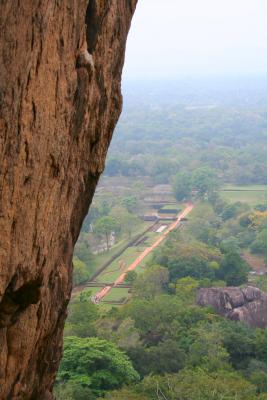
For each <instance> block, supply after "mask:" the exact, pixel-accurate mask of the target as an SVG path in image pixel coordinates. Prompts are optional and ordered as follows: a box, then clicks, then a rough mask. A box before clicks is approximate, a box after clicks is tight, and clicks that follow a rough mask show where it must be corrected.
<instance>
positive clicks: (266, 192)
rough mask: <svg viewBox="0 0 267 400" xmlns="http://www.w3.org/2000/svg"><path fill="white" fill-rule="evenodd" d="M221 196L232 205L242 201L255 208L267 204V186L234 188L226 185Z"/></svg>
mask: <svg viewBox="0 0 267 400" xmlns="http://www.w3.org/2000/svg"><path fill="white" fill-rule="evenodd" d="M220 193H221V196H222V198H223V199H224V200H227V201H229V202H231V203H234V202H237V201H240V202H242V203H247V204H249V205H251V206H255V205H257V204H260V203H265V202H267V186H265V185H255V186H233V185H226V186H224V187H223V189H222V190H221V192H220Z"/></svg>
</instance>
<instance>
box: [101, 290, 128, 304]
mask: <svg viewBox="0 0 267 400" xmlns="http://www.w3.org/2000/svg"><path fill="white" fill-rule="evenodd" d="M128 296H129V289H125V288H113V289H111V291H110V292H109V293H108V295H107V296H106V297H105V299H104V300H105V301H123V300H125V299H126V298H127V297H128Z"/></svg>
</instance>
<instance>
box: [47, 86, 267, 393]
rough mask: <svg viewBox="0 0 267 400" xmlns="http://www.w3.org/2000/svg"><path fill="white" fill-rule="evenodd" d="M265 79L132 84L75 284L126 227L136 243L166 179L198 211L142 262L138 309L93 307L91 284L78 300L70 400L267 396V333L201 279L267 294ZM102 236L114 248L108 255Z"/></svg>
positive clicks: (64, 373) (135, 281)
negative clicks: (224, 313)
mask: <svg viewBox="0 0 267 400" xmlns="http://www.w3.org/2000/svg"><path fill="white" fill-rule="evenodd" d="M263 82H264V81H262V80H259V81H257V80H253V81H251V80H249V79H246V80H245V79H244V80H238V81H236V80H233V79H228V80H224V81H221V82H218V81H216V82H215V81H214V82H213V81H212V80H209V81H206V80H202V81H190V82H189V81H183V82H178V83H173V82H172V83H166V82H165V83H162V84H159V83H157V85H156V86H155V85H154V84H153V83H147V84H137V83H131V84H130V83H128V84H126V87H125V92H126V96H125V108H124V113H123V115H122V118H121V120H120V123H119V126H118V128H117V132H116V134H115V137H114V140H113V143H112V146H111V150H110V153H109V158H108V161H107V165H106V170H105V178H104V183H103V181H101V182H100V188H102V189H101V190H99V192H98V193H97V195H96V197H95V200H94V202H93V205H92V208H91V210H90V212H89V214H88V216H87V218H86V220H85V223H84V226H83V229H82V233H81V236H80V239H79V241H78V244H77V247H76V253H75V258H74V279H75V280H76V281H75V282H76V283H77V284H79V283H82V282H84V281H86V280H88V279H89V277H90V276H91V274H92V271H93V272H95V270H97V268H99V265H100V264H99V262H100V261H99V260H100V259H101V260H102V261H105V260H106V259H105V258H104V257H105V256H106V255H107V254H113V253H112V251H113V250H112V248H113V247H112V246H113V244H112V240H113V239H112V238H113V236H115V237H116V240H118V241H119V240H122V239H123V240H125V241H126V242H127V241H130V240H131V238H132V236H134V235H135V233H136V232H138V230H142V229H144V228H145V226H144V221H143V220H142V218H141V216H142V215H143V213H144V210H145V211H147V210H146V208H147V207H148V206H147V204H146V202H145V197H146V196H148V195H149V194H150V193H151V188H153V185H157V184H165V185H166V184H169V185H170V187H171V190H172V196H173V201H172V202H171V203H174V202H176V205H178V206H179V207H181V208H182V207H183V204H184V203H185V202H188V201H190V202H193V203H194V204H195V208H194V210H193V211H192V213H191V214H190V216H189V218H188V220H186V221H184V223H183V224H182V225H181V227H180V228H179V229H177V230H174V231H173V232H172V233H171V234H170V235H169V236H168V238H167V239H166V240H165V241H164V242H163V244H162V245H161V246H160V247H159V248H158V249H157V250H156V251H155V252H153V255H152V256H151V257H150V258H149V259H148V260H147V262H146V264H145V267H144V268H143V269H142V270H140V271H138V273H137V272H135V271H132V272H128V273H127V275H126V278H125V280H126V282H127V283H128V284H129V285H130V295H129V297H128V299H127V301H126V302H125V303H124V304H122V305H119V306H114V305H113V306H112V305H109V306H108V305H101V304H100V305H96V304H93V303H92V302H91V295H92V292H91V290H90V289H88V288H87V289H85V290H82V291H79V292H78V294H77V295H76V296H74V298H73V300H72V301H71V303H70V306H69V316H68V320H67V324H66V327H65V340H64V357H63V360H62V363H61V367H60V371H59V374H58V377H57V385H56V388H55V394H56V398H57V399H58V400H63V399H64V400H95V399H97V398H100V399H110V400H115V399H116V400H166V399H168V400H265V399H267V328H259V327H251V326H248V325H247V324H246V323H243V322H236V321H230V320H228V319H225V318H223V317H221V316H219V315H218V314H217V313H216V312H215V310H214V309H213V308H211V307H204V308H203V307H201V306H199V305H197V303H196V296H197V293H198V290H199V289H200V288H209V287H217V288H223V287H226V286H240V287H244V286H246V285H248V284H249V285H253V286H256V287H259V288H260V289H262V290H265V291H267V277H266V275H265V274H264V273H257V271H256V272H255V271H254V270H253V271H251V268H252V266H251V264H250V263H249V261H248V260H249V258H248V257H250V256H252V257H256V258H257V260H260V261H261V264H262V266H263V267H262V268H263V270H264V271H265V267H266V264H267V196H266V186H264V185H266V184H267V172H266V171H267V158H266V154H267V106H266V104H267V102H266V100H267V85H266V87H264V86H263ZM114 182H116V187H115V189H114ZM118 182H119V184H118ZM240 185H242V186H240ZM248 185H250V186H248ZM251 185H253V186H251ZM113 190H114V191H113ZM170 207H172V208H173V207H174V206H173V204H171V206H170ZM88 238H89V239H88ZM93 239H94V240H96V241H99V240H102V242H103V244H104V245H105V251H103V253H100V255H99V254H98V255H96V254H93V251H92V243H93ZM115 242H116V241H115ZM101 257H102V258H101ZM266 271H267V270H266Z"/></svg>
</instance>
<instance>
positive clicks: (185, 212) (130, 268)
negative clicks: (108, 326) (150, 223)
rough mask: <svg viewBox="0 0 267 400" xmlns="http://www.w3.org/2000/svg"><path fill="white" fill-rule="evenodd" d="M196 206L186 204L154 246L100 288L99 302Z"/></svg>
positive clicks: (95, 297) (97, 294)
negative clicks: (113, 280)
mask: <svg viewBox="0 0 267 400" xmlns="http://www.w3.org/2000/svg"><path fill="white" fill-rule="evenodd" d="M193 208H194V205H193V204H191V203H190V204H188V205H187V206H186V208H185V209H184V210H183V211H182V212H181V214H179V217H178V219H177V220H176V221H175V222H174V223H173V224H171V225H170V226H169V228H168V229H166V231H164V233H163V234H162V235H161V236H160V237H159V238H158V239H157V240H156V242H155V243H153V244H152V246H150V247H147V248H146V249H145V250H144V251H143V252H142V253H141V254H140V256H138V257H137V258H136V259H135V260H134V262H133V263H132V264H131V265H129V267H128V268H127V269H126V271H124V272H123V273H122V274H121V275H120V276H119V277H118V278H117V279H116V280H115V282H114V283H113V284H110V285H108V286H106V287H104V288H103V289H102V290H100V291H99V292H98V293H96V295H95V296H94V299H95V300H96V301H97V302H99V301H100V300H102V299H103V298H104V297H105V296H106V295H107V294H108V293H109V292H110V290H111V289H112V288H114V287H116V286H117V285H118V284H120V283H122V282H123V281H124V278H125V275H126V274H127V272H129V271H134V270H135V269H136V268H137V267H138V265H139V264H140V263H141V262H142V261H143V260H144V258H145V257H146V256H148V254H150V253H151V252H152V251H153V250H155V249H156V248H157V247H158V246H159V245H160V243H161V242H162V241H163V240H164V239H165V238H166V237H167V236H168V235H169V233H170V232H172V231H173V230H174V229H176V228H177V227H178V226H179V225H180V223H181V220H182V219H183V218H185V217H186V216H187V215H188V214H189V213H190V212H191V211H192V210H193Z"/></svg>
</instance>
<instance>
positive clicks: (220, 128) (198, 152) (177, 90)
mask: <svg viewBox="0 0 267 400" xmlns="http://www.w3.org/2000/svg"><path fill="white" fill-rule="evenodd" d="M124 90H125V102H124V112H123V115H122V117H121V119H120V122H119V125H118V128H117V132H116V133H115V136H114V138H113V141H112V144H111V149H110V152H109V159H108V161H107V165H106V170H105V174H107V175H108V176H114V175H123V176H139V175H143V176H145V175H148V176H151V177H152V178H153V179H154V181H155V182H157V183H166V180H167V181H169V180H170V179H171V176H172V175H174V174H175V171H181V170H185V171H187V172H191V171H194V170H195V168H197V167H198V166H204V165H205V166H209V167H211V168H213V169H215V170H216V171H217V172H218V175H219V177H220V178H221V179H222V180H223V181H225V182H227V183H230V182H231V183H236V184H255V183H259V184H266V183H267V172H266V171H267V158H266V154H267V110H266V99H267V86H266V82H265V81H264V80H263V79H256V78H254V79H253V78H250V79H249V78H247V79H245V78H244V79H239V80H238V79H221V80H215V79H214V81H213V80H212V79H206V80H205V79H202V80H196V79H195V80H194V79H193V80H185V81H181V82H177V83H175V82H164V83H161V84H160V83H159V82H157V83H154V82H143V83H142V84H135V83H128V84H127V83H126V84H125V89H124Z"/></svg>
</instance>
